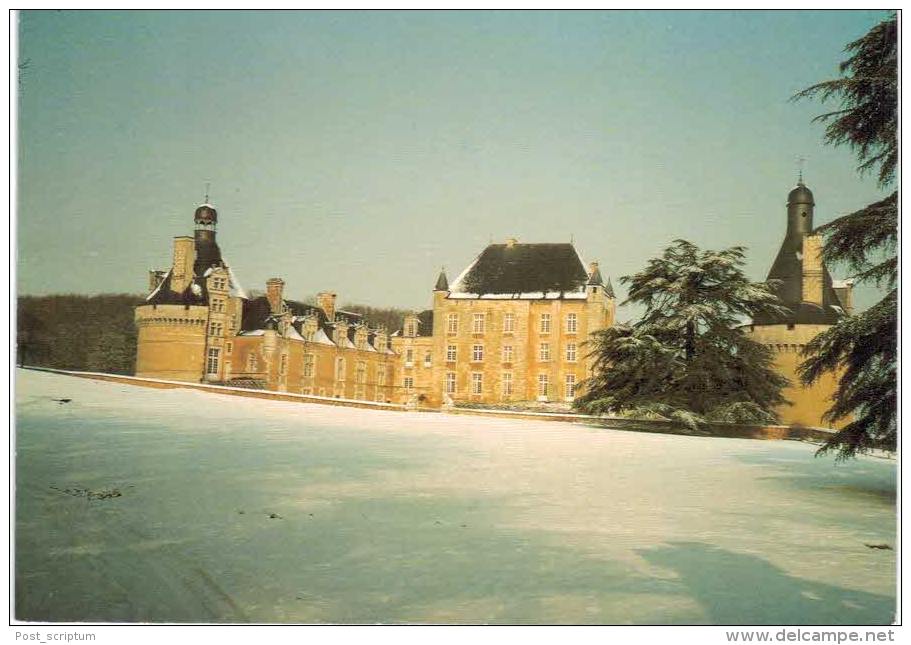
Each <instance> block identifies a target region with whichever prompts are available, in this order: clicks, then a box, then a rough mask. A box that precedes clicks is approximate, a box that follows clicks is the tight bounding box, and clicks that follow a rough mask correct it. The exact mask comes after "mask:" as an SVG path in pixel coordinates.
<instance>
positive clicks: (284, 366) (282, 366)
mask: <svg viewBox="0 0 911 645" xmlns="http://www.w3.org/2000/svg"><path fill="white" fill-rule="evenodd" d="M278 373H279V374H281V375H282V376H284V375H285V374H287V373H288V355H287V354H282V356H281V360H279V362H278Z"/></svg>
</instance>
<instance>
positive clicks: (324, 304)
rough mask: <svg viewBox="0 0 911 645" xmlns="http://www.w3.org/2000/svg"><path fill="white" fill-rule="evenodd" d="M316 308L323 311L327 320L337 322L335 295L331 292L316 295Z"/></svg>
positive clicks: (321, 292)
mask: <svg viewBox="0 0 911 645" xmlns="http://www.w3.org/2000/svg"><path fill="white" fill-rule="evenodd" d="M316 306H317V307H319V308H320V309H322V310H323V312H325V314H326V318H328V319H329V320H335V294H334V293H331V292H329V291H320V292H319V293H318V294H316Z"/></svg>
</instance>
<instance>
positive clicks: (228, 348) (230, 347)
mask: <svg viewBox="0 0 911 645" xmlns="http://www.w3.org/2000/svg"><path fill="white" fill-rule="evenodd" d="M233 350H234V343H225V354H230V353H231V352H232V351H233Z"/></svg>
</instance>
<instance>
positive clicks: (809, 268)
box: [801, 235, 823, 306]
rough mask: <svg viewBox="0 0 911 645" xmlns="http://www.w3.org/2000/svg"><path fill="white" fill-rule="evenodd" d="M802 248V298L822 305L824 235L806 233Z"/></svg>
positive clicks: (804, 300)
mask: <svg viewBox="0 0 911 645" xmlns="http://www.w3.org/2000/svg"><path fill="white" fill-rule="evenodd" d="M801 250H802V252H803V265H802V266H803V269H802V273H803V276H802V277H803V280H802V281H801V282H802V289H801V300H803V302H809V303H812V304H814V305H819V306H822V289H823V284H822V283H823V270H822V236H820V235H805V236H804V238H803V248H802V249H801Z"/></svg>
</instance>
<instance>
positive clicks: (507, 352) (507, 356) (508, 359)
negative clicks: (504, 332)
mask: <svg viewBox="0 0 911 645" xmlns="http://www.w3.org/2000/svg"><path fill="white" fill-rule="evenodd" d="M503 362H504V363H512V345H503Z"/></svg>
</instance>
